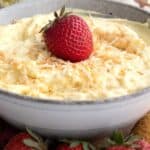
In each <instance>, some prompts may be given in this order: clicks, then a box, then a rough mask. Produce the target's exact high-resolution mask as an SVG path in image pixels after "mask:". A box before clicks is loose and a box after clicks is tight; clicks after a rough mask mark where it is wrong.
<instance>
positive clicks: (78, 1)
mask: <svg viewBox="0 0 150 150" xmlns="http://www.w3.org/2000/svg"><path fill="white" fill-rule="evenodd" d="M63 4H64V1H63V0H42V1H34V2H32V3H23V4H17V5H14V6H11V7H8V8H5V9H2V10H0V23H1V24H7V23H9V22H11V21H12V20H13V19H19V18H22V17H27V16H32V15H35V14H38V13H40V14H42V13H48V12H50V11H53V10H56V9H58V8H60V7H61V6H62V5H63ZM69 7H74V8H81V9H88V10H93V11H97V12H101V13H105V14H112V15H113V16H116V17H120V18H127V19H130V20H136V21H140V22H145V21H146V20H147V18H148V17H150V14H149V13H147V12H144V11H142V10H140V9H137V8H134V7H131V6H128V5H124V4H120V3H116V2H110V1H106V0H71V1H70V3H69ZM149 110H150V89H149V88H147V89H144V90H142V91H140V92H138V93H136V94H131V95H128V96H123V97H119V98H114V99H109V100H107V101H106V102H100V101H96V102H92V101H90V102H89V101H84V102H78V101H74V102H71V103H67V102H65V101H62V102H59V101H58V100H49V101H47V100H41V99H35V98H30V97H24V96H19V95H16V94H12V93H8V92H5V91H2V90H0V116H1V117H3V118H4V119H6V120H7V121H9V122H10V123H12V124H14V125H15V126H18V127H20V128H24V127H25V126H28V127H29V128H31V129H33V130H35V131H37V132H39V133H41V134H43V135H47V136H57V137H64V136H65V137H80V138H81V137H91V136H96V135H99V134H106V133H111V132H112V131H113V130H114V129H126V128H127V129H128V130H129V129H130V128H132V126H133V125H134V123H135V122H136V121H137V120H138V119H139V118H141V117H142V116H143V115H144V114H145V113H146V112H148V111H149Z"/></svg>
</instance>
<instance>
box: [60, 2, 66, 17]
mask: <svg viewBox="0 0 150 150" xmlns="http://www.w3.org/2000/svg"><path fill="white" fill-rule="evenodd" d="M65 9H66V8H65V5H64V6H63V7H62V9H61V10H60V15H59V16H60V17H61V16H63V14H64V13H65Z"/></svg>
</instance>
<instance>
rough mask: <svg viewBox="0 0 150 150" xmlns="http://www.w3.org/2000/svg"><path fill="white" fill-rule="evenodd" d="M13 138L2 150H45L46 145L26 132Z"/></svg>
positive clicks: (31, 133) (34, 135)
mask: <svg viewBox="0 0 150 150" xmlns="http://www.w3.org/2000/svg"><path fill="white" fill-rule="evenodd" d="M27 131H28V133H27V132H23V133H20V134H17V135H16V136H14V137H13V138H12V139H11V140H10V141H9V143H8V144H7V145H6V146H5V148H4V150H33V149H34V150H47V145H46V144H45V143H44V142H43V140H42V139H41V138H40V137H38V136H37V135H36V134H34V133H33V132H31V131H30V130H27Z"/></svg>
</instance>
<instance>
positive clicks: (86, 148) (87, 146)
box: [82, 142, 89, 150]
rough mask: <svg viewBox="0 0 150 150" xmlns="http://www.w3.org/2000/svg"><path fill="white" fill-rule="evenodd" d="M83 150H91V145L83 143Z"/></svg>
mask: <svg viewBox="0 0 150 150" xmlns="http://www.w3.org/2000/svg"><path fill="white" fill-rule="evenodd" d="M82 146H83V150H89V144H88V143H87V142H82Z"/></svg>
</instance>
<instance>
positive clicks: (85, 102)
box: [0, 0, 150, 105]
mask: <svg viewBox="0 0 150 150" xmlns="http://www.w3.org/2000/svg"><path fill="white" fill-rule="evenodd" d="M106 1H108V2H111V3H114V4H118V5H126V6H127V7H130V8H131V9H135V10H138V11H141V12H143V13H145V14H147V15H150V12H148V11H145V10H142V9H140V8H138V7H134V6H132V5H129V4H125V3H122V2H117V1H109V0H106ZM34 3H35V2H34V1H33V2H31V3H30V4H29V2H22V3H18V4H14V5H13V6H9V7H7V8H3V9H2V10H9V8H13V7H19V6H20V5H24V6H29V5H33V4H34ZM36 3H41V2H40V1H39V2H36ZM149 92H150V87H147V88H144V89H142V90H139V91H137V92H135V93H132V94H128V95H124V96H120V97H114V98H105V99H102V100H82V101H79V100H71V101H68V100H57V99H55V100H54V99H48V98H47V99H45V98H38V97H31V96H24V95H20V94H16V93H13V92H10V91H6V90H3V89H0V95H1V96H4V97H8V98H10V99H13V98H14V99H15V100H17V101H20V102H22V101H24V102H30V103H38V104H59V105H97V104H101V105H102V104H112V103H120V102H126V101H128V100H131V99H133V98H136V97H139V96H143V95H145V94H147V93H149ZM20 99H21V100H20ZM0 100H3V99H0Z"/></svg>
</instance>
